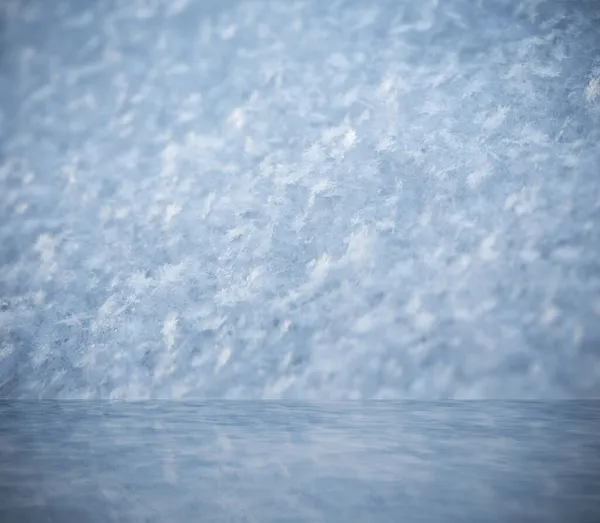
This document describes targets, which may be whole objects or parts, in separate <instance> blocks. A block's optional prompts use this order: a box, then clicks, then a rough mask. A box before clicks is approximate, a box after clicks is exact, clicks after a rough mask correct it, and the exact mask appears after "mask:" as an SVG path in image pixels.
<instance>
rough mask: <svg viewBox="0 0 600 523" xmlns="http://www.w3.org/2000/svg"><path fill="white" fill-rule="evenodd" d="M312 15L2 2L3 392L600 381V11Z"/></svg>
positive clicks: (339, 10) (407, 6)
mask: <svg viewBox="0 0 600 523" xmlns="http://www.w3.org/2000/svg"><path fill="white" fill-rule="evenodd" d="M324 4H325V5H317V3H315V2H293V1H289V2H282V1H273V2H255V1H248V2H239V3H234V2H229V3H224V4H223V3H219V4H218V5H220V6H221V7H219V8H218V9H217V8H211V4H210V3H207V2H201V1H199V0H198V1H193V0H190V1H176V2H173V1H166V0H162V1H159V0H155V1H151V0H144V1H141V0H138V1H131V2H76V1H74V0H72V1H63V2H43V1H41V0H32V1H30V2H21V1H18V0H12V1H10V0H6V1H4V2H2V6H1V8H0V9H1V12H2V15H1V16H2V29H1V30H2V33H1V34H2V55H1V56H0V68H1V75H0V100H1V103H2V112H1V113H0V139H1V140H2V141H1V147H2V150H1V158H0V191H1V197H0V220H1V222H0V264H1V265H0V300H1V302H0V387H1V389H0V395H1V396H3V397H28V398H37V397H60V398H109V397H110V398H182V397H223V398H303V399H342V398H346V399H348V398H367V397H368V398H395V397H406V396H411V397H444V396H453V397H461V398H480V397H539V398H546V397H584V396H591V395H598V393H600V387H599V383H600V355H599V347H600V327H599V325H600V317H599V316H600V262H599V261H598V249H599V246H600V172H599V171H600V141H599V138H600V54H599V49H600V33H599V32H598V27H600V16H599V9H598V5H597V4H596V3H595V2H594V1H591V0H590V1H588V2H585V1H577V2H575V1H572V2H566V1H565V2H560V1H559V2H557V1H550V0H548V1H520V2H515V1H509V0H503V1H500V0H494V1H492V0H489V1H479V2H475V1H473V2H466V1H463V0H447V1H445V2H437V1H424V2H409V1H404V2H400V1H398V2H392V1H389V2H368V1H348V2H333V3H329V2H325V3H324ZM215 5H217V4H215ZM86 9H87V10H86Z"/></svg>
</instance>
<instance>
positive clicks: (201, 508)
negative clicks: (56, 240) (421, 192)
mask: <svg viewBox="0 0 600 523" xmlns="http://www.w3.org/2000/svg"><path fill="white" fill-rule="evenodd" d="M599 406H600V405H599V404H598V402H596V403H595V404H582V403H559V404H557V403H545V404H523V403H519V404H495V403H492V402H479V403H476V402H469V403H468V404H447V403H442V404H438V405H436V404H429V403H418V404H417V403H413V404H394V403H386V404H379V405H377V404H374V405H373V404H362V405H356V404H355V405H353V406H350V405H335V404H334V405H329V406H321V407H317V406H310V405H302V404H293V405H285V404H277V403H270V402H262V403H253V402H221V403H218V402H217V403H208V404H203V405H193V404H186V403H184V402H154V403H150V404H143V403H142V404H125V405H123V404H120V405H119V404H116V405H115V404H107V403H102V404H98V403H96V404H93V402H79V403H77V402H74V403H49V404H48V403H44V402H35V403H12V404H6V403H0V458H2V463H3V467H2V469H1V470H0V520H1V521H3V522H5V523H40V522H42V521H43V522H45V523H92V522H98V523H113V522H115V523H116V522H118V523H154V522H156V523H158V522H161V523H162V522H171V521H172V522H177V523H188V522H189V523H192V522H194V523H196V522H207V523H211V522H215V523H216V522H218V523H225V522H229V523H254V522H256V523H292V522H295V523H348V522H351V523H398V522H399V521H402V522H405V523H418V522H426V523H506V522H511V523H513V522H514V523H564V522H565V521H569V522H573V523H597V521H599V518H598V516H600V452H599V450H600V447H599V443H600V440H599V438H598V434H599V433H600V432H599V431H598V429H599V421H600V409H599Z"/></svg>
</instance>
